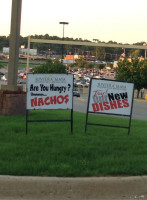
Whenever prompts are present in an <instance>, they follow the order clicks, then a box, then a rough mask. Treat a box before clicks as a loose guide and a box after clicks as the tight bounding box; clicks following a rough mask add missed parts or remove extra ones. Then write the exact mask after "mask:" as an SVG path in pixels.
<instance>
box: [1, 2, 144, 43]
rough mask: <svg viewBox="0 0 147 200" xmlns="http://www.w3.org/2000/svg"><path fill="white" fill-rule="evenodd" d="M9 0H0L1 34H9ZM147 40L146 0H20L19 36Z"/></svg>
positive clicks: (132, 41)
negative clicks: (64, 24)
mask: <svg viewBox="0 0 147 200" xmlns="http://www.w3.org/2000/svg"><path fill="white" fill-rule="evenodd" d="M11 6H12V0H3V1H2V0H1V6H0V7H1V11H0V36H2V35H6V36H8V35H9V34H10V21H11ZM60 21H65V22H69V25H66V26H65V37H72V38H74V39H75V38H82V39H88V40H91V41H93V39H99V40H101V41H105V42H108V41H109V40H112V41H116V42H122V43H129V44H132V43H135V42H141V41H145V42H147V0H90V1H85V0H74V1H70V0H22V16H21V35H22V36H28V35H34V34H38V35H39V34H41V35H44V34H46V33H47V34H49V35H50V36H58V37H62V28H63V26H62V25H60V24H59V22H60Z"/></svg>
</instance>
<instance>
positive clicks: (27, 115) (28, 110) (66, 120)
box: [26, 74, 74, 135]
mask: <svg viewBox="0 0 147 200" xmlns="http://www.w3.org/2000/svg"><path fill="white" fill-rule="evenodd" d="M67 75H68V74H67ZM72 79H74V77H73V76H72ZM72 82H73V81H72ZM27 86H28V85H27ZM73 86H74V82H73V85H72V108H71V109H57V110H71V114H70V119H65V120H46V119H44V120H39V119H37V120H30V119H28V117H29V112H30V109H27V104H26V135H27V133H28V123H34V122H70V124H71V125H70V126H71V134H73ZM27 91H28V87H27ZM26 101H27V98H26ZM32 110H41V109H35V108H34V109H32ZM44 110H49V109H44ZM52 110H55V109H52Z"/></svg>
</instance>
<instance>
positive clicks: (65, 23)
mask: <svg viewBox="0 0 147 200" xmlns="http://www.w3.org/2000/svg"><path fill="white" fill-rule="evenodd" d="M59 24H63V40H64V25H68V24H69V23H68V22H59ZM63 58H64V57H63V44H62V62H63Z"/></svg>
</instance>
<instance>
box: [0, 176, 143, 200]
mask: <svg viewBox="0 0 147 200" xmlns="http://www.w3.org/2000/svg"><path fill="white" fill-rule="evenodd" d="M0 199H3V200H5V199H7V200H8V199H10V200H14V199H15V200H40V199H41V200H46V199H49V200H62V199H63V200H67V199H68V200H69V199H72V200H78V199H79V200H83V199H84V200H85V199H86V200H96V199H101V200H102V199H109V200H111V199H117V200H128V199H129V200H130V199H143V200H147V176H132V177H85V178H58V177H18V176H0Z"/></svg>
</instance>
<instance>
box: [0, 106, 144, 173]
mask: <svg viewBox="0 0 147 200" xmlns="http://www.w3.org/2000/svg"><path fill="white" fill-rule="evenodd" d="M63 118H64V119H69V118H70V112H69V111H60V110H58V111H31V112H30V116H29V119H63ZM85 118H86V116H85V114H83V113H76V112H74V131H73V135H72V134H71V133H70V123H69V122H62V123H61V122H60V123H59V122H53V123H29V124H28V135H25V116H13V117H11V116H0V127H1V131H0V174H1V175H2V174H5V175H34V176H63V177H65V176H73V177H77V176H108V175H110V176H111V175H116V176H117V175H145V174H147V122H146V121H139V120H132V126H131V132H130V136H128V134H127V129H121V128H120V129H118V128H109V127H100V126H88V127H87V132H86V134H85V133H84V126H85ZM89 122H94V123H97V122H98V123H109V124H117V125H128V119H122V118H116V117H108V116H96V115H90V116H89Z"/></svg>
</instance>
